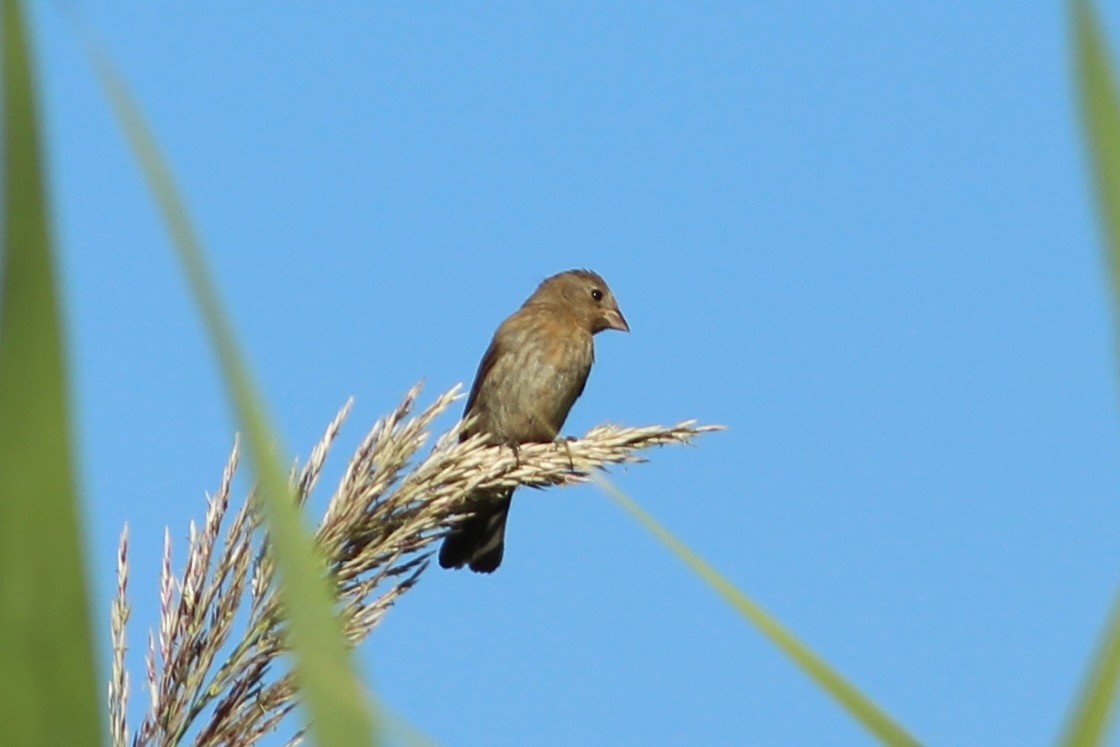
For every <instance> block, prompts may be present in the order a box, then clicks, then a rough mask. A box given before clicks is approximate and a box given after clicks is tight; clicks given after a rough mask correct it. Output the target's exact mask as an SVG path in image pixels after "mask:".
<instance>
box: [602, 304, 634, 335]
mask: <svg viewBox="0 0 1120 747" xmlns="http://www.w3.org/2000/svg"><path fill="white" fill-rule="evenodd" d="M606 317H607V329H617V330H618V331H619V332H629V331H630V325H629V324H627V323H626V317H624V316H623V315H622V312H621V311H619V310H618V309H617V308H615V309H610V310H609V311H607V313H606Z"/></svg>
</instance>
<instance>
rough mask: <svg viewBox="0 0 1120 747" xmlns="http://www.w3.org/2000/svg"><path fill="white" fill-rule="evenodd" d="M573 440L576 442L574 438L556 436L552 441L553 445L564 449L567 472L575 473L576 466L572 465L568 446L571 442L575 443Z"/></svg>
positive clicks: (570, 450) (570, 448) (570, 449)
mask: <svg viewBox="0 0 1120 747" xmlns="http://www.w3.org/2000/svg"><path fill="white" fill-rule="evenodd" d="M575 440H576V438H575V436H557V437H556V438H555V440H553V443H554V444H556V445H557V446H563V447H564V454H565V455H566V456H567V457H568V471H569V472H575V471H576V466H575V464H573V463H572V447H571V446H569V445H568V444H570V443H571V442H572V441H575Z"/></svg>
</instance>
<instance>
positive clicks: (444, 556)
mask: <svg viewBox="0 0 1120 747" xmlns="http://www.w3.org/2000/svg"><path fill="white" fill-rule="evenodd" d="M512 498H513V490H508V491H504V492H503V493H501V494H500V495H499V496H498V497H496V498H494V497H491V496H487V497H486V498H481V499H477V502H476V504H475V505H476V506H477V507H476V508H475V512H474V514H473V515H472V516H468V517H467V518H466V519H464V520H463V522H462V523H461V524H459V525H458V526H457V527H455V528H454V529H452V530H451V531H450V532H449V533H448V535H447V536H446V537H444V538H443V545H442V546H441V547H440V548H439V564H440V566H442V567H443V568H462V567H463V566H464V565H466V566H469V567H470V569H471V570H472V571H475V572H476V573H493V572H494V571H495V570H496V569H497V568H498V566H499V565H501V564H502V552H503V551H504V550H505V536H506V517H507V516H509V504H510V500H511V499H512Z"/></svg>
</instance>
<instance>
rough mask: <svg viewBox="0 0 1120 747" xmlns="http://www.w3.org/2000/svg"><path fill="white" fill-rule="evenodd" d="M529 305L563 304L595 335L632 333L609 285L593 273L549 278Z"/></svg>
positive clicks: (588, 271)
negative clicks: (614, 332)
mask: <svg viewBox="0 0 1120 747" xmlns="http://www.w3.org/2000/svg"><path fill="white" fill-rule="evenodd" d="M525 303H526V305H528V304H531V303H547V304H556V305H561V306H563V307H564V309H565V310H566V311H568V312H569V313H571V314H573V315H575V316H576V317H577V318H578V319H579V320H580V322H581V323H583V324H584V325H586V327H587V329H588V331H590V332H591V334H596V333H599V332H602V331H603V330H607V329H617V330H618V331H619V332H629V331H630V325H629V324H627V323H626V317H624V316H623V315H622V312H621V311H619V308H618V301H616V300H615V298H614V294H613V293H611V289H610V288H609V287H608V286H607V282H606V281H605V280H603V278H602V277H600V276H599V275H598V274H596V273H594V272H592V271H591V270H568V271H567V272H561V273H559V274H557V275H553V276H552V277H550V278H545V280H544V281H543V282H542V283H541V284H540V285H539V286H538V287H537V290H536V291H535V292H534V293H533V295H532V296H530V297H529V300H528V301H526V302H525Z"/></svg>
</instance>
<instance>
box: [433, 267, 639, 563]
mask: <svg viewBox="0 0 1120 747" xmlns="http://www.w3.org/2000/svg"><path fill="white" fill-rule="evenodd" d="M608 329H613V330H618V331H620V332H629V331H630V325H629V324H628V323H627V321H626V317H624V316H623V315H622V312H621V311H620V310H619V308H618V302H617V301H616V300H615V297H614V294H613V293H612V292H611V289H610V288H609V287H608V286H607V283H606V281H605V280H603V278H602V277H601V276H599V275H598V274H597V273H594V272H592V271H591V270H568V271H566V272H561V273H558V274H556V275H552V276H551V277H548V278H545V279H544V280H543V281H542V282H541V283H540V285H539V286H537V289H536V290H535V291H534V292H533V294H532V295H531V296H529V298H528V299H527V300H526V301H525V303H523V304H522V305H521V307H520V308H519V309H518V310H517V311H515V312H514V313H513V314H511V315H510V316H509V317H508V318H507V319H506V320H505V321H504V322H502V324H501V325H500V326H499V327H498V330H497V331H496V332H495V333H494V337H493V338H492V339H491V341H490V346H489V347H488V348H487V349H486V353H485V354H484V355H483V356H482V361H481V362H480V363H479V365H478V372H477V373H476V374H475V377H474V383H473V384H472V385H471V390H470V394H469V395H468V397H467V405H466V408H465V410H464V412H463V417H464V419H468V424H467V426H466V427H465V428H464V430H463V432H462V434H461V435H460V440H466V439H468V438H470V437H472V436H475V435H482V436H483V437H484V438H485V440H486V441H487V442H488V443H490V444H493V445H499V446H509V447H512V448H513V449H514V452H515V453H516V449H517V446H518V445H520V444H526V443H560V442H563V443H564V445H565V447H566V446H567V441H566V440H565V439H563V438H562V437H561V435H560V429H561V428H563V427H564V421H565V420H566V419H567V417H568V412H569V411H570V410H571V409H572V405H573V404H574V403H575V401H576V399H577V398H578V397H579V396H580V394H582V393H583V388H584V385H585V384H586V383H587V376H588V374H589V373H590V372H591V365H592V363H594V361H595V345H594V341H593V339H592V338H593V336H594V335H596V334H598V333H599V332H603V331H605V330H608ZM472 416H473V419H472ZM512 498H513V488H503V489H499V490H489V491H483V492H476V493H474V494H472V495H471V496H470V497H469V498H468V499H467V506H468V507H469V508H470V509H471V510H472V513H471V514H470V515H468V516H467V517H466V518H465V519H463V520H462V521H461V522H460V523H459V524H458V525H456V526H454V527H453V528H452V529H451V530H450V531H449V532H448V534H447V535H446V536H445V537H444V540H443V545H442V546H441V547H440V551H439V564H440V566H442V567H443V568H462V567H463V566H464V565H466V566H469V567H470V569H471V570H472V571H475V572H476V573H493V572H494V571H495V570H497V568H498V566H499V565H501V562H502V555H503V553H504V550H505V531H506V518H507V516H508V515H509V508H510V501H511V500H512Z"/></svg>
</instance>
